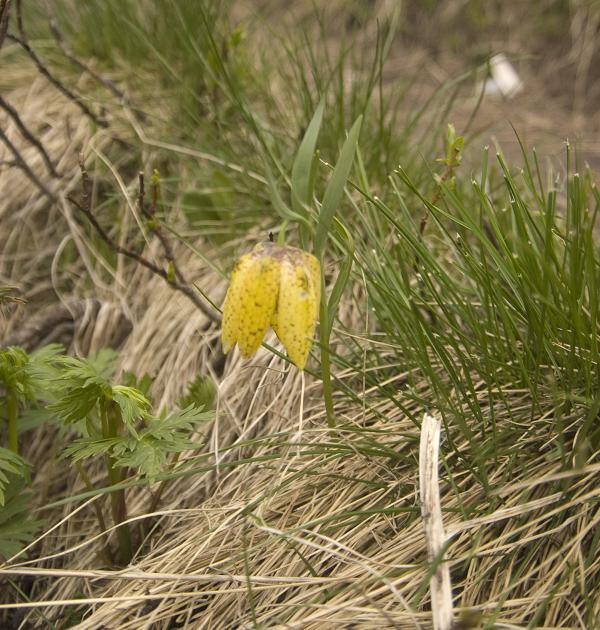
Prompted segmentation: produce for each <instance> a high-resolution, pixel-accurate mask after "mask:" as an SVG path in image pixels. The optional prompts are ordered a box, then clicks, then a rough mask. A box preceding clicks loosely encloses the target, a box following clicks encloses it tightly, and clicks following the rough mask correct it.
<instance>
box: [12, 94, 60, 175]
mask: <svg viewBox="0 0 600 630" xmlns="http://www.w3.org/2000/svg"><path fill="white" fill-rule="evenodd" d="M0 107H1V108H2V109H3V110H4V111H5V112H6V113H7V114H8V115H9V116H10V117H11V118H12V120H13V122H14V123H15V125H17V128H18V130H19V131H20V132H21V135H22V136H23V137H24V138H25V139H26V140H27V141H28V142H29V143H30V144H32V145H33V146H34V147H35V148H36V149H37V150H38V152H39V154H40V155H41V156H42V159H43V160H44V163H45V164H46V167H47V168H48V171H49V172H50V174H51V175H52V176H53V177H60V175H59V173H58V172H57V170H56V168H55V166H54V164H53V163H52V160H51V159H50V156H49V155H48V153H47V152H46V149H44V146H43V145H42V143H41V142H40V141H39V140H38V139H37V138H36V137H35V136H34V135H33V133H32V132H31V131H29V129H27V127H26V126H25V123H24V122H23V121H22V120H21V117H20V116H19V114H18V112H17V110H16V109H15V108H14V107H13V106H12V105H11V104H10V103H7V102H6V101H5V100H4V99H3V98H2V96H0Z"/></svg>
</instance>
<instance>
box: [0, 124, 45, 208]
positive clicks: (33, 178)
mask: <svg viewBox="0 0 600 630" xmlns="http://www.w3.org/2000/svg"><path fill="white" fill-rule="evenodd" d="M0 140H2V142H3V143H4V144H5V145H6V146H7V147H8V150H9V151H10V152H11V153H12V154H13V157H14V158H15V164H16V166H17V167H18V168H20V169H21V170H22V171H23V172H24V173H25V175H27V177H28V178H29V179H30V180H31V181H32V182H33V183H34V184H35V185H36V186H37V187H38V188H39V189H40V191H41V192H43V193H44V195H46V197H48V199H50V201H52V202H55V201H56V195H54V194H53V193H52V192H50V190H49V189H48V187H47V186H46V185H45V184H44V183H43V182H42V181H41V180H40V178H39V177H38V176H37V175H36V174H35V173H34V172H33V171H32V170H31V168H30V166H29V165H28V164H27V162H26V161H25V160H24V159H23V157H22V156H21V154H20V153H19V150H18V149H17V147H15V145H14V144H13V143H12V142H11V141H10V139H9V137H8V136H7V135H6V134H5V133H4V131H3V130H2V128H1V127H0Z"/></svg>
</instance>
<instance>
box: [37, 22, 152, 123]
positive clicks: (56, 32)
mask: <svg viewBox="0 0 600 630" xmlns="http://www.w3.org/2000/svg"><path fill="white" fill-rule="evenodd" d="M48 23H49V25H50V31H51V32H52V35H53V36H54V39H55V40H56V43H57V44H58V47H59V48H60V49H61V51H62V53H63V55H64V56H65V57H66V58H67V59H68V60H69V61H70V62H71V63H72V64H73V65H74V66H76V67H77V68H79V69H80V70H81V71H82V72H86V73H87V74H89V75H90V76H91V77H92V79H94V80H95V81H97V82H98V83H100V85H103V86H104V87H105V88H106V89H107V90H109V91H110V92H112V94H113V95H114V96H116V97H117V98H118V99H119V100H120V101H121V102H122V103H124V104H125V105H128V106H129V107H130V108H131V110H132V111H133V114H134V115H135V116H136V117H137V118H138V119H139V120H141V121H143V120H145V118H146V116H145V114H144V113H143V112H142V111H140V110H138V109H137V108H136V107H132V104H131V102H130V100H129V97H128V96H127V94H125V92H123V90H121V89H120V88H119V87H118V86H117V84H116V83H115V82H114V81H111V80H110V79H107V78H106V77H104V76H102V75H101V74H99V73H98V72H96V71H95V70H93V69H92V68H91V67H90V66H89V65H88V64H86V63H84V62H83V61H81V59H78V58H77V57H76V56H75V54H74V53H73V51H72V50H71V48H70V47H69V45H68V44H67V41H66V39H65V36H64V35H63V33H62V31H61V30H60V27H59V26H58V20H57V19H56V18H55V17H54V16H51V17H50V18H49V20H48Z"/></svg>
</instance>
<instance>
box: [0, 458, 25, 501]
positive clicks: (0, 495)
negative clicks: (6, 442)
mask: <svg viewBox="0 0 600 630" xmlns="http://www.w3.org/2000/svg"><path fill="white" fill-rule="evenodd" d="M15 477H22V478H24V479H27V478H28V477H29V469H28V467H27V463H26V462H25V460H24V459H23V458H22V457H19V455H17V454H16V453H13V452H12V451H11V450H9V449H7V448H3V447H0V507H2V506H3V505H4V501H5V491H6V488H7V486H8V484H9V483H10V482H11V479H13V480H14V478H15Z"/></svg>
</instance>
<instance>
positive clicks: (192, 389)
mask: <svg viewBox="0 0 600 630" xmlns="http://www.w3.org/2000/svg"><path fill="white" fill-rule="evenodd" d="M216 393H217V390H216V386H215V384H214V382H213V380H212V379H211V378H210V376H204V375H203V374H198V375H197V376H196V378H195V379H194V380H193V381H190V382H189V383H188V386H187V394H186V395H185V396H184V397H183V399H182V400H181V406H182V407H189V406H190V405H192V406H193V407H195V408H196V409H212V408H213V406H214V402H215V396H216Z"/></svg>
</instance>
